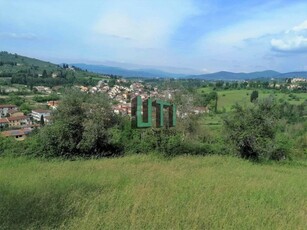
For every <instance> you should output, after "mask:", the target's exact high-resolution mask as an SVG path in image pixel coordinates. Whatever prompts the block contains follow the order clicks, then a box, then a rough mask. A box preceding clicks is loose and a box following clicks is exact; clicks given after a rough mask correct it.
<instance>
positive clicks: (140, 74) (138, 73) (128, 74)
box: [71, 63, 187, 78]
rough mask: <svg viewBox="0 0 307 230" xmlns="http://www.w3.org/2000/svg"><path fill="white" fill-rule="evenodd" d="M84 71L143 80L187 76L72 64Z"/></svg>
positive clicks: (157, 71)
mask: <svg viewBox="0 0 307 230" xmlns="http://www.w3.org/2000/svg"><path fill="white" fill-rule="evenodd" d="M71 65H73V66H76V67H78V68H80V69H83V70H88V71H91V72H95V73H101V74H112V75H119V76H123V77H142V78H156V77H161V78H183V77H185V76H187V75H186V74H177V73H168V72H164V71H161V70H157V69H133V70H131V69H124V68H120V67H113V66H105V65H88V64H81V63H77V64H71Z"/></svg>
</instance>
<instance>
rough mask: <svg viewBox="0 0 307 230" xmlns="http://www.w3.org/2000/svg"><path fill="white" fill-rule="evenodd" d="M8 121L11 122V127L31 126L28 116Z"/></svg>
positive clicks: (12, 118)
mask: <svg viewBox="0 0 307 230" xmlns="http://www.w3.org/2000/svg"><path fill="white" fill-rule="evenodd" d="M6 119H7V120H8V122H9V127H22V126H26V125H28V124H30V121H29V118H28V117H27V116H16V117H7V118H6Z"/></svg>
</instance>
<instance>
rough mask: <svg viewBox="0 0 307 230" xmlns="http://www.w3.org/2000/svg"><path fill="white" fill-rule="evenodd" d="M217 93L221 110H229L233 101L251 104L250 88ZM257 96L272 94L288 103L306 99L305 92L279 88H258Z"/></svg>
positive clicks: (202, 90)
mask: <svg viewBox="0 0 307 230" xmlns="http://www.w3.org/2000/svg"><path fill="white" fill-rule="evenodd" d="M212 91H213V89H212V88H211V87H206V88H199V89H198V90H197V92H198V93H200V94H203V93H210V92H212ZM216 92H217V94H218V103H217V107H218V110H220V111H222V110H223V109H225V110H226V111H230V110H231V107H232V106H233V105H234V104H235V103H239V104H246V105H248V104H251V102H250V95H251V93H252V92H253V90H252V89H234V90H217V91H216ZM258 92H259V98H260V99H263V98H266V97H269V96H273V97H274V98H275V99H276V100H278V101H281V100H283V101H285V102H288V103H290V104H296V105H298V104H301V103H303V102H304V101H305V100H307V94H306V93H303V92H302V93H297V92H296V93H293V92H287V93H285V92H281V91H279V90H272V89H258Z"/></svg>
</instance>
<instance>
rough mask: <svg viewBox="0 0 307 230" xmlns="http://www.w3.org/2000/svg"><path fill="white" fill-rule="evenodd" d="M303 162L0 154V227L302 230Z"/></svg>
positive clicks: (305, 169) (305, 167)
mask: <svg viewBox="0 0 307 230" xmlns="http://www.w3.org/2000/svg"><path fill="white" fill-rule="evenodd" d="M306 173H307V165H306V164H303V163H297V164H290V165H289V164H280V163H279V164H275V163H271V164H262V165H259V164H254V163H251V162H249V161H242V160H240V159H238V158H234V157H230V156H208V157H196V156H181V157H176V158H173V159H171V160H165V159H163V158H160V157H158V156H157V155H155V156H154V155H138V156H137V155H132V156H126V157H122V158H111V159H108V158H104V159H99V160H86V161H85V160H78V161H59V160H53V161H42V160H39V159H26V158H23V157H22V158H13V159H12V158H10V157H6V158H0V194H1V196H0V203H1V205H0V228H1V229H20V228H22V229H76V228H77V229H207V228H209V229H222V228H226V229H233V228H235V229H238V228H239V229H304V228H305V226H306V219H307V216H306V195H307V194H306V188H307V180H306Z"/></svg>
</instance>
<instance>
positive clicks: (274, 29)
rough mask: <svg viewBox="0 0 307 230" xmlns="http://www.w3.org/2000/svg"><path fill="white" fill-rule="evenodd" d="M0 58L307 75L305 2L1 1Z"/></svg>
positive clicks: (290, 0) (200, 70) (193, 0)
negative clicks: (2, 52) (13, 55)
mask: <svg viewBox="0 0 307 230" xmlns="http://www.w3.org/2000/svg"><path fill="white" fill-rule="evenodd" d="M0 50H5V51H9V52H12V53H19V54H23V55H27V56H31V57H36V58H41V59H44V60H48V61H52V62H55V63H62V62H66V63H77V62H78V63H80V62H83V63H91V64H112V65H117V66H123V67H128V68H141V67H152V66H153V67H159V68H161V69H164V70H169V71H177V72H178V71H179V72H185V71H187V72H194V73H207V72H216V71H221V70H226V71H235V72H251V71H261V70H266V69H273V70H277V71H281V72H287V71H301V70H305V71H307V1H306V0H304V1H298V0H287V1H286V0H284V1H283V0H272V1H269V0H266V1H265V0H263V1H260V0H259V1H258V0H251V1H242V0H241V1H238V0H232V1H230V0H216V1H213V0H99V1H98V0H92V1H81V0H52V1H51V0H27V1H24V0H0Z"/></svg>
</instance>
